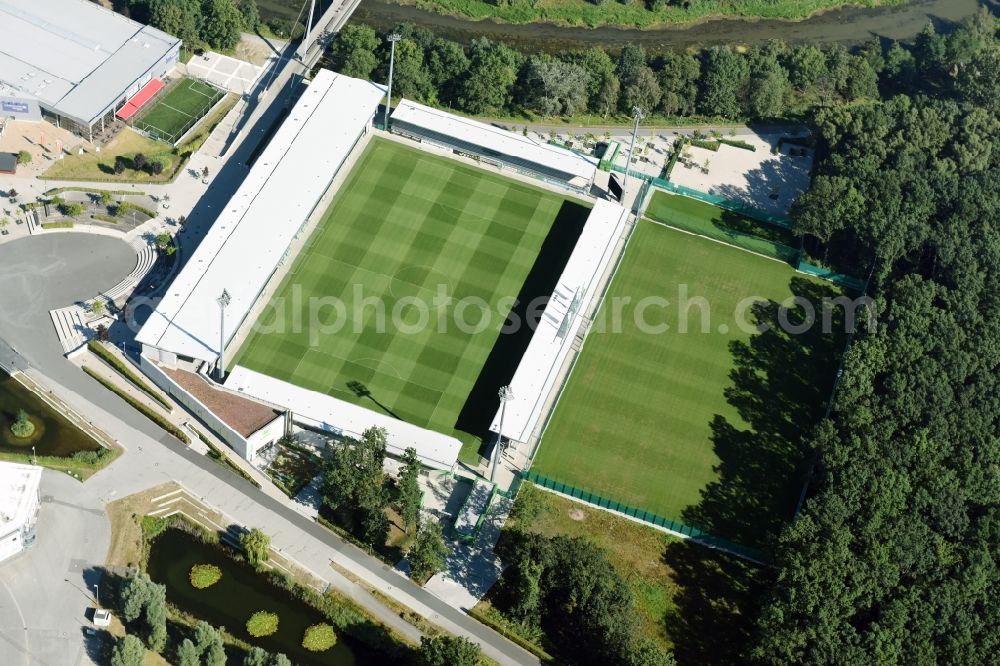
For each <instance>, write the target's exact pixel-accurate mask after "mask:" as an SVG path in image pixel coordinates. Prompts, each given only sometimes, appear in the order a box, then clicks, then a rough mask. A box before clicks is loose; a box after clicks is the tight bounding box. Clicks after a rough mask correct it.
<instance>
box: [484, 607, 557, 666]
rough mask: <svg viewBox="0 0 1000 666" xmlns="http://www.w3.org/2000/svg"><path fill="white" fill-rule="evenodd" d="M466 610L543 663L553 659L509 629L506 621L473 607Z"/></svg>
mask: <svg viewBox="0 0 1000 666" xmlns="http://www.w3.org/2000/svg"><path fill="white" fill-rule="evenodd" d="M467 612H468V614H469V617H471V618H473V619H475V620H477V621H478V622H481V623H482V624H485V625H486V626H487V627H489V628H490V629H493V630H495V631H497V632H498V633H499V634H500V635H501V636H503V637H504V638H507V639H508V640H511V641H513V642H514V643H517V644H518V645H520V646H521V647H523V648H524V649H525V650H527V651H528V652H530V653H531V654H533V655H535V656H536V657H538V658H539V659H541V660H542V662H543V663H552V662H554V661H555V657H553V656H552V655H551V654H549V653H548V652H546V651H545V650H544V649H543V648H542V647H541V646H539V645H536V644H535V643H533V642H531V641H529V640H528V639H527V638H524V637H523V636H521V635H520V634H518V633H516V632H513V631H511V630H510V628H509V627H508V626H507V625H506V623H503V622H498V621H496V620H494V619H493V618H491V617H490V616H489V615H487V614H486V613H484V612H483V611H481V610H479V609H478V608H475V607H473V608H470V609H469V610H468V611H467Z"/></svg>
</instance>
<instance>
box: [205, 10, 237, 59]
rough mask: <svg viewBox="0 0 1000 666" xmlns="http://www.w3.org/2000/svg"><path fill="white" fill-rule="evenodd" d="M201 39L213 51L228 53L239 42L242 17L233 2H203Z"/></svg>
mask: <svg viewBox="0 0 1000 666" xmlns="http://www.w3.org/2000/svg"><path fill="white" fill-rule="evenodd" d="M202 7H203V10H202V20H201V38H202V39H203V40H205V41H206V42H208V44H209V46H211V47H212V48H214V49H222V50H224V51H229V50H231V49H232V48H233V47H235V46H236V44H237V43H238V42H239V41H240V32H241V31H242V29H243V16H242V15H241V14H240V10H239V9H238V8H237V7H236V3H235V2H234V1H233V0H205V3H204V5H202Z"/></svg>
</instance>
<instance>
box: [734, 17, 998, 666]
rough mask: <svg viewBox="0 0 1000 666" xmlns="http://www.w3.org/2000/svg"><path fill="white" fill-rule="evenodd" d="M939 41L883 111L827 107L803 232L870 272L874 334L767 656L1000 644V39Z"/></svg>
mask: <svg viewBox="0 0 1000 666" xmlns="http://www.w3.org/2000/svg"><path fill="white" fill-rule="evenodd" d="M996 28H997V25H996V23H995V21H994V20H993V18H992V17H990V16H988V15H986V14H983V15H981V16H979V17H977V18H976V19H975V20H973V21H971V22H970V23H969V24H968V25H966V26H965V27H963V28H962V29H960V30H958V31H957V32H954V33H952V34H951V35H949V36H938V35H935V34H934V33H933V32H932V31H929V30H928V31H925V32H924V33H923V34H921V35H920V37H919V38H918V39H917V40H916V41H915V43H914V44H913V45H912V46H910V47H907V48H906V55H905V57H903V58H897V61H899V62H903V63H904V65H905V66H903V67H899V66H898V65H897V66H895V67H893V68H892V69H889V70H888V71H884V72H883V79H882V82H881V85H882V89H883V93H884V96H883V97H884V99H883V101H882V102H879V103H871V104H862V105H853V106H845V107H840V108H832V109H824V110H821V111H820V112H819V113H818V114H817V116H816V119H815V120H816V127H817V131H818V134H819V137H820V141H819V153H820V156H821V159H820V161H819V163H818V167H817V174H816V176H815V179H814V182H813V185H812V188H811V189H810V190H809V192H808V193H807V194H806V195H805V196H803V197H802V199H801V200H800V202H799V204H798V206H797V209H796V210H795V211H794V218H795V222H796V224H797V225H798V228H799V230H800V231H803V232H806V233H809V234H814V235H816V236H818V237H820V238H821V239H824V240H826V241H828V242H829V243H831V244H846V245H847V246H848V247H850V248H851V249H852V254H853V257H854V261H855V263H856V267H855V271H856V274H867V273H868V272H869V270H872V269H873V283H872V290H871V294H872V296H874V297H875V299H876V301H877V303H878V317H877V325H875V326H866V327H865V328H864V329H863V330H862V331H861V333H860V335H859V336H858V337H857V338H856V340H855V343H854V344H853V346H852V347H851V349H850V351H849V352H848V355H847V358H846V362H845V364H844V374H843V378H842V381H841V382H840V385H839V388H838V391H837V393H836V397H835V402H834V405H833V407H834V409H833V411H832V413H831V415H830V417H829V418H828V419H826V420H824V421H823V422H822V423H820V424H819V426H818V427H817V428H816V431H815V433H814V436H813V438H812V446H813V447H814V449H815V451H816V452H817V461H818V462H817V465H816V469H815V473H814V477H813V482H812V486H811V489H810V495H809V497H808V499H807V501H806V502H805V505H804V507H803V509H802V511H801V513H800V515H799V516H798V519H797V520H796V521H795V522H794V524H792V525H790V526H788V527H787V528H786V530H785V532H784V534H783V535H782V536H781V538H780V543H779V544H778V546H777V548H776V552H775V553H774V563H775V565H776V567H777V578H776V582H775V584H774V585H773V587H772V589H771V590H770V592H769V594H768V596H767V598H766V600H765V602H764V604H763V608H762V610H761V613H760V617H759V621H758V639H757V642H756V645H755V646H754V647H753V650H752V657H753V658H754V659H755V660H757V661H760V662H765V663H773V664H788V663H798V664H805V663H813V664H818V663H833V662H836V663H852V664H864V663H879V664H918V663H951V664H985V663H995V662H996V661H997V659H998V656H997V654H998V653H997V648H998V642H1000V632H998V630H997V626H998V623H1000V568H998V565H1000V466H998V464H1000V423H998V420H1000V334H998V333H997V331H998V330H1000V296H998V293H997V289H996V286H997V285H998V284H1000V132H998V130H1000V45H998V42H997V41H996Z"/></svg>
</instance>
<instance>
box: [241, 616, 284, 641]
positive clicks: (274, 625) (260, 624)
mask: <svg viewBox="0 0 1000 666" xmlns="http://www.w3.org/2000/svg"><path fill="white" fill-rule="evenodd" d="M277 630H278V614H277V613H271V612H269V611H257V612H256V613H254V614H253V615H251V616H250V619H249V620H247V633H248V634H250V635H251V636H253V637H254V638H260V637H262V636H270V635H271V634H273V633H274V632H276V631H277Z"/></svg>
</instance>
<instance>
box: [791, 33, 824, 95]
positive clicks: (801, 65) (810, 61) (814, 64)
mask: <svg viewBox="0 0 1000 666" xmlns="http://www.w3.org/2000/svg"><path fill="white" fill-rule="evenodd" d="M826 73H827V69H826V54H824V53H823V51H822V49H820V48H819V47H818V46H813V45H812V44H804V45H801V46H797V47H795V48H794V49H793V50H792V53H791V57H790V58H789V62H788V78H789V79H790V80H791V83H792V85H794V86H795V87H796V88H798V89H799V90H805V89H806V88H809V87H811V86H813V85H814V84H815V83H816V82H817V81H819V80H820V79H821V78H823V77H824V76H825V75H826Z"/></svg>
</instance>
